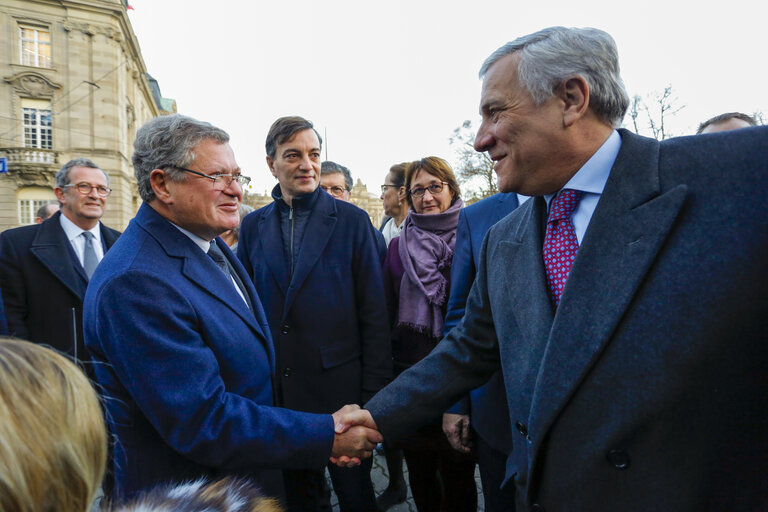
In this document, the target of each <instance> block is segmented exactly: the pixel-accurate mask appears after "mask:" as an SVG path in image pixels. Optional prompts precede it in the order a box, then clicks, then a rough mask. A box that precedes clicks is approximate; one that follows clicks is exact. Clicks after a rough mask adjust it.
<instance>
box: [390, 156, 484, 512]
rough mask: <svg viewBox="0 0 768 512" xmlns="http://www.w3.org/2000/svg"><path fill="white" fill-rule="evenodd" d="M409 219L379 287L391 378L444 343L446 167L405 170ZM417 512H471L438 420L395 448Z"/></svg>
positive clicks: (456, 196)
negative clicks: (388, 330)
mask: <svg viewBox="0 0 768 512" xmlns="http://www.w3.org/2000/svg"><path fill="white" fill-rule="evenodd" d="M404 186H405V195H406V199H407V201H408V205H409V206H410V212H409V213H408V216H407V217H406V219H405V221H404V222H403V227H402V231H401V233H400V236H399V237H398V238H394V239H393V240H392V242H391V243H390V245H389V248H388V250H387V258H386V260H385V262H384V284H385V291H386V293H387V303H388V305H389V312H390V320H391V322H392V325H393V330H392V356H393V360H394V370H395V374H396V375H397V374H399V373H401V372H402V371H404V370H406V369H407V368H410V367H411V366H412V365H413V364H415V363H417V362H419V361H420V360H421V359H422V358H423V357H424V356H426V355H427V354H429V352H430V351H431V350H432V349H433V348H435V346H436V345H437V343H438V342H439V341H440V339H441V338H442V336H443V325H444V318H445V312H446V304H447V302H448V293H449V290H450V272H451V262H452V260H453V248H454V245H455V241H456V227H457V226H458V222H459V211H460V210H461V207H462V205H463V202H462V201H461V198H460V194H461V191H460V190H459V185H458V183H457V182H456V177H455V175H454V173H453V170H451V167H450V166H449V165H448V163H447V162H446V161H445V160H443V159H441V158H437V157H427V158H423V159H421V160H417V161H415V162H412V163H410V164H409V165H408V167H407V168H406V171H405V183H404ZM397 444H398V445H399V446H400V447H402V448H403V451H404V453H405V461H406V464H407V465H408V480H409V482H410V485H411V493H412V494H413V499H414V502H415V503H416V508H417V509H418V510H419V512H438V511H462V512H464V511H475V510H477V487H476V484H475V479H474V472H475V463H474V461H473V460H472V458H471V457H470V456H468V455H465V454H461V453H459V452H457V451H455V450H453V448H451V446H450V444H449V443H448V440H447V439H446V437H445V434H443V431H442V417H436V418H435V419H434V421H433V422H431V423H430V424H428V425H427V426H425V427H422V428H421V429H418V430H417V431H415V432H413V433H412V434H410V435H409V436H406V438H405V439H402V440H400V441H399V442H398V443H397Z"/></svg>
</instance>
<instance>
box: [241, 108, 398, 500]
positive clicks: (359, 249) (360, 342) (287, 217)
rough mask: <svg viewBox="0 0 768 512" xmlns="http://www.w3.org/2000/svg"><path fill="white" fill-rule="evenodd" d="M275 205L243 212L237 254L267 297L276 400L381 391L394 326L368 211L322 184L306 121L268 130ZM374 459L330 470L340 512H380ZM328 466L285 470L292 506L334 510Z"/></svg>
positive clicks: (335, 405)
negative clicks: (372, 475)
mask: <svg viewBox="0 0 768 512" xmlns="http://www.w3.org/2000/svg"><path fill="white" fill-rule="evenodd" d="M266 146H267V164H268V165H269V168H270V170H271V172H272V174H273V175H274V176H275V177H276V178H277V180H278V184H277V185H276V186H275V188H274V190H273V192H272V196H273V197H274V198H275V202H274V203H272V204H270V205H267V206H265V207H264V208H262V209H260V210H257V211H255V212H253V213H252V214H250V215H248V216H247V217H245V219H244V220H243V224H242V227H241V229H240V242H239V245H238V248H237V254H238V257H239V258H240V260H241V262H242V263H243V265H244V266H245V269H246V271H247V272H248V275H249V276H251V278H252V279H253V284H254V285H255V287H256V291H257V292H258V293H259V295H260V296H261V299H262V301H263V303H264V308H265V310H266V317H267V321H268V323H269V328H270V330H271V332H272V337H273V339H274V340H275V350H276V356H277V357H276V365H277V371H276V374H277V397H278V398H277V400H278V402H277V403H278V404H279V405H281V406H283V407H289V408H291V409H297V410H300V411H307V412H314V413H328V412H330V411H335V410H336V409H339V407H341V406H343V405H344V404H349V403H361V402H360V400H362V401H365V400H367V399H368V398H370V397H371V396H373V394H374V393H376V391H378V390H379V389H381V388H382V387H383V386H384V385H385V384H386V383H387V382H388V381H389V379H391V376H392V354H391V345H390V340H389V325H388V317H387V312H386V304H385V299H384V285H383V281H382V274H381V261H380V259H379V254H378V249H377V244H376V239H375V238H374V234H373V231H374V230H373V227H372V225H371V221H370V219H369V217H368V214H367V213H365V212H364V211H363V210H361V209H360V208H358V207H356V206H354V205H352V204H350V203H347V202H344V201H337V200H335V199H334V198H333V197H332V196H331V195H330V194H328V193H326V192H325V191H324V190H323V189H322V188H321V187H319V186H318V185H319V181H320V173H321V161H320V154H321V153H320V149H321V140H320V136H319V134H318V133H317V132H316V131H315V129H314V128H313V127H312V123H311V122H309V121H307V120H306V119H303V118H301V117H284V118H280V119H278V120H277V121H275V123H274V124H273V125H272V127H271V128H270V130H269V134H268V135H267V144H266ZM370 467H371V466H370V461H366V462H364V463H363V465H362V466H361V467H358V468H337V467H336V466H329V470H330V474H331V480H332V482H333V486H334V490H335V491H336V495H337V496H338V498H339V505H340V508H341V510H342V511H368V510H371V511H373V510H375V496H374V493H373V486H372V484H371V479H370ZM323 469H324V468H323V465H318V466H317V467H316V468H315V469H310V470H305V471H286V489H287V490H288V495H289V496H288V509H289V510H290V511H294V510H295V511H301V512H308V511H313V510H327V509H328V507H330V493H329V490H328V489H327V486H326V484H325V476H324V470H323Z"/></svg>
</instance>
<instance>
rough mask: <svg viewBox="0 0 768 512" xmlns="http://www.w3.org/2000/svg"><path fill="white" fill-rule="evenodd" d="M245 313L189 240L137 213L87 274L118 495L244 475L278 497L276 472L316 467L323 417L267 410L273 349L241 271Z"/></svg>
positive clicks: (147, 213)
mask: <svg viewBox="0 0 768 512" xmlns="http://www.w3.org/2000/svg"><path fill="white" fill-rule="evenodd" d="M216 241H217V243H218V245H219V247H220V248H221V250H222V252H223V253H224V254H225V255H226V257H227V258H228V259H229V261H230V263H231V264H232V266H233V267H234V268H235V271H236V272H237V273H238V275H239V276H240V278H241V280H242V281H243V282H244V283H245V284H246V286H247V292H248V293H249V294H250V298H251V302H252V303H253V306H254V311H253V312H252V311H251V310H249V309H248V307H247V305H246V304H245V301H243V299H242V297H241V296H240V295H239V294H238V293H237V291H236V289H235V287H234V286H233V284H232V283H231V280H230V279H228V278H227V277H226V276H225V275H224V273H223V272H221V270H220V269H219V268H218V267H217V266H216V264H215V263H214V262H213V260H211V258H210V257H208V256H207V255H206V254H205V253H204V252H203V251H202V250H201V249H200V248H199V247H198V246H197V245H195V243H194V242H192V240H190V239H189V237H187V236H186V235H185V234H183V233H182V232H181V231H179V230H178V229H177V228H176V227H174V226H173V225H172V224H171V223H170V222H168V221H167V220H166V219H165V218H163V217H162V216H161V215H159V214H158V213H157V212H156V211H155V210H153V209H152V208H151V207H149V206H148V205H147V204H144V205H142V207H141V208H140V210H139V212H138V214H137V216H136V218H135V219H133V220H132V221H131V223H130V225H129V226H128V229H126V231H125V233H124V234H123V235H122V236H121V238H120V240H119V241H118V242H117V243H116V244H115V245H114V247H113V248H112V250H110V251H109V253H108V254H107V255H106V256H105V258H104V259H103V260H102V262H101V264H100V265H99V267H98V268H97V270H96V272H95V273H94V275H93V278H92V280H91V283H90V286H89V287H88V291H87V293H86V296H85V303H84V309H85V314H84V319H85V343H86V346H87V348H88V350H89V351H90V353H91V355H92V356H93V359H94V362H95V363H96V375H97V378H98V381H99V383H100V384H101V386H102V387H103V390H104V393H105V394H106V396H107V400H106V405H107V411H108V413H109V419H110V423H111V425H110V427H111V429H112V431H113V433H114V434H115V435H116V438H117V439H116V446H115V450H114V452H115V453H114V457H115V462H114V471H115V480H116V487H117V489H118V493H119V494H120V495H124V494H131V493H134V492H135V491H139V490H141V489H146V488H148V487H151V486H153V485H155V484H157V483H160V482H166V481H171V480H172V481H179V480H184V479H191V478H198V477H201V476H208V477H214V478H215V477H218V476H222V475H227V474H246V475H248V476H250V477H252V478H254V479H255V480H256V481H257V483H259V484H260V485H261V486H263V487H264V488H265V491H266V492H267V493H268V494H270V495H279V494H280V493H281V492H282V489H280V488H279V485H280V482H279V472H278V471H271V472H270V471H268V469H269V468H308V467H321V466H323V465H324V464H325V463H327V461H328V457H329V456H330V454H331V447H332V444H333V436H334V435H333V420H332V418H331V416H330V415H315V414H307V413H301V412H296V411H290V410H287V409H279V408H275V407H271V406H272V405H273V388H272V375H273V370H274V349H273V346H272V340H271V337H270V335H269V329H268V327H267V323H266V318H265V317H264V312H263V310H262V309H261V306H260V302H259V298H258V296H257V294H256V291H255V290H254V289H253V287H252V286H251V285H250V281H249V280H248V277H247V274H246V273H245V271H244V270H243V268H242V266H241V265H240V263H239V262H238V261H237V259H236V258H235V257H234V255H233V254H232V252H231V251H230V250H229V248H228V247H227V246H226V244H225V243H224V242H223V241H222V240H221V239H218V238H217V239H216Z"/></svg>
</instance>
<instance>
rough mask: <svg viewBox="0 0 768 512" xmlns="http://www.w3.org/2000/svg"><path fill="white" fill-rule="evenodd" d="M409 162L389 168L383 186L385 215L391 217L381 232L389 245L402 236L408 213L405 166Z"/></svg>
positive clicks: (382, 196) (382, 198)
mask: <svg viewBox="0 0 768 512" xmlns="http://www.w3.org/2000/svg"><path fill="white" fill-rule="evenodd" d="M407 166H408V163H407V162H403V163H401V164H395V165H393V166H392V167H390V168H389V172H388V173H387V175H386V177H385V178H384V184H383V185H382V186H381V202H382V203H383V204H384V215H386V216H387V217H389V219H388V220H387V221H386V222H385V223H384V225H383V226H381V234H382V235H384V241H386V242H387V247H389V243H390V242H391V241H392V239H393V238H395V237H397V236H400V230H401V229H402V227H403V221H404V220H405V216H406V215H408V204H407V203H406V202H405V168H406V167H407Z"/></svg>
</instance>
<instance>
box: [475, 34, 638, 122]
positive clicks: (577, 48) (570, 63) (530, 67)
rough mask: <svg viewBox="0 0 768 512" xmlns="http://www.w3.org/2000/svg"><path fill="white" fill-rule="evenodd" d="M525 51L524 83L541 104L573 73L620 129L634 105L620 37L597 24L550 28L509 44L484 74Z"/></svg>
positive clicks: (522, 61)
mask: <svg viewBox="0 0 768 512" xmlns="http://www.w3.org/2000/svg"><path fill="white" fill-rule="evenodd" d="M517 52H519V55H520V61H519V64H518V76H519V77H520V83H521V84H522V86H523V87H525V89H526V90H527V91H528V92H529V93H530V94H531V97H533V101H534V102H535V103H536V104H537V105H541V104H542V103H544V102H545V101H546V100H547V99H548V98H550V97H551V96H552V94H553V93H554V91H555V89H556V88H557V87H559V86H560V85H561V84H563V83H565V82H566V81H567V80H568V79H569V78H572V77H575V76H579V77H581V78H583V79H584V80H585V81H586V82H587V85H588V86H589V96H590V98H589V106H590V108H591V109H592V111H593V112H594V113H595V114H596V115H597V116H598V118H600V119H601V120H603V121H605V122H607V123H610V124H611V125H612V126H613V127H614V128H616V127H618V126H619V125H621V121H622V120H623V119H624V114H626V112H627V108H629V95H628V94H627V91H626V89H625V88H624V82H623V81H622V79H621V76H620V74H619V55H618V50H617V49H616V42H615V41H614V40H613V38H612V37H611V36H610V35H609V34H608V33H607V32H604V31H602V30H598V29H596V28H566V27H550V28H545V29H544V30H540V31H538V32H535V33H533V34H529V35H527V36H523V37H519V38H517V39H515V40H514V41H510V42H509V43H507V44H505V45H504V46H502V47H501V48H499V49H498V50H496V51H495V52H493V53H492V54H491V56H490V57H488V58H487V59H486V60H485V62H484V63H483V66H482V67H481V68H480V78H483V77H484V76H485V74H486V73H487V72H488V70H489V69H490V67H491V66H492V65H493V64H494V63H496V61H498V60H499V59H501V58H502V57H504V56H506V55H509V54H512V53H517Z"/></svg>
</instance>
